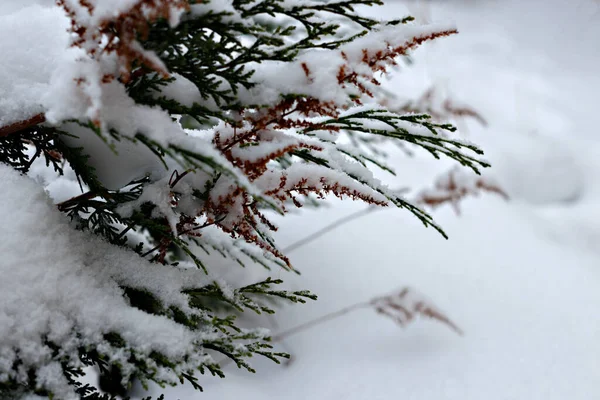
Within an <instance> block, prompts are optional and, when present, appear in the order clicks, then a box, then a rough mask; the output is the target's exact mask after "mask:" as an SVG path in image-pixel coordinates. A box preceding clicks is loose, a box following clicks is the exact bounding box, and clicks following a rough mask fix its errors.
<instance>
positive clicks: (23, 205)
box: [0, 165, 211, 399]
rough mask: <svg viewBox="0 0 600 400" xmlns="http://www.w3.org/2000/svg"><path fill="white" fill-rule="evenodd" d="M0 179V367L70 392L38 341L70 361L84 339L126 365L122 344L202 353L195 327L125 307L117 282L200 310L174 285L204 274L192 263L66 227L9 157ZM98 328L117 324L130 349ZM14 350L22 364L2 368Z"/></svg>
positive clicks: (141, 351)
mask: <svg viewBox="0 0 600 400" xmlns="http://www.w3.org/2000/svg"><path fill="white" fill-rule="evenodd" d="M0 182H2V190H0V203H1V204H3V207H2V209H1V211H0V223H1V224H2V226H4V227H7V226H10V227H11V229H3V230H2V231H1V232H0V252H1V253H2V254H3V256H2V258H1V260H0V274H1V275H2V279H1V280H0V304H2V308H1V309H0V337H1V338H2V346H1V347H0V370H2V371H8V372H3V374H5V373H8V374H14V375H11V376H10V377H11V378H14V379H16V380H17V381H21V380H23V379H26V377H27V371H28V370H29V369H30V368H36V369H37V372H36V377H37V379H38V383H39V384H40V385H44V384H45V385H46V388H47V389H49V390H52V391H53V392H54V393H55V395H56V396H57V397H58V398H61V399H74V398H78V397H77V396H75V395H74V394H73V393H72V392H71V391H70V388H69V387H68V386H67V385H66V382H65V380H64V377H63V376H62V369H61V367H60V364H59V363H58V361H57V359H56V358H55V357H54V356H53V355H52V353H53V351H52V349H51V348H50V347H49V346H48V344H47V342H46V340H47V341H49V342H51V343H53V344H54V345H56V346H58V347H60V349H61V353H60V355H64V356H65V357H67V359H69V360H71V361H72V362H75V363H77V362H78V356H77V351H78V348H80V347H86V346H90V345H93V346H94V347H95V348H96V349H98V351H99V352H100V353H104V354H110V356H111V358H112V359H114V360H116V361H118V362H119V363H120V364H121V365H122V366H123V368H124V370H125V371H127V370H128V368H129V360H128V358H129V355H128V354H129V352H130V351H134V352H135V353H136V355H137V357H142V358H144V357H148V355H149V354H150V353H151V352H152V351H157V352H159V353H162V354H164V355H166V356H167V357H173V358H174V359H179V360H182V359H183V358H187V361H186V363H184V364H188V367H192V368H193V366H194V365H198V364H199V363H201V362H202V360H203V359H204V357H205V356H203V355H202V352H201V351H199V349H198V345H197V343H199V342H200V341H201V340H202V338H203V335H204V333H203V332H202V331H197V332H192V331H190V330H188V329H187V328H185V327H183V326H182V325H179V324H176V323H175V322H173V321H171V320H168V319H167V318H166V317H162V316H152V315H150V314H147V313H144V312H142V311H140V310H138V309H135V308H133V307H131V306H129V305H128V304H127V301H126V298H125V297H124V295H123V291H122V289H120V287H119V286H118V285H119V284H120V285H128V286H130V287H134V288H138V289H140V290H149V291H151V292H152V293H154V294H155V295H156V296H157V299H158V300H159V301H161V302H162V303H163V305H164V306H165V307H168V306H170V305H172V306H174V307H178V308H179V309H181V310H182V311H183V312H185V313H187V314H188V315H201V314H200V313H199V312H198V311H194V310H191V309H190V308H189V306H188V300H187V298H186V297H185V296H184V295H183V294H181V291H182V290H183V289H185V288H190V287H198V286H204V285H206V284H208V283H210V282H211V280H210V278H209V277H207V276H206V275H205V274H204V273H203V272H202V271H199V270H197V269H177V268H171V269H168V270H166V271H165V270H163V269H162V268H161V267H160V266H158V265H156V264H150V263H148V262H147V261H145V260H143V259H142V258H140V257H139V256H138V255H137V254H135V253H133V252H131V251H126V250H123V249H118V248H115V247H114V246H112V245H110V244H108V243H106V242H103V241H102V240H101V239H100V238H98V237H97V236H95V235H92V234H90V233H83V232H78V231H76V230H74V229H73V227H71V226H69V224H68V222H67V218H66V217H65V216H64V215H63V214H61V213H60V212H59V211H58V210H56V208H55V207H54V205H53V204H52V203H51V202H50V201H49V198H48V196H47V194H46V193H45V192H44V191H43V189H42V188H41V187H40V186H39V185H38V184H37V183H35V182H34V181H33V180H32V179H30V178H28V177H24V176H21V175H19V174H18V173H17V172H16V171H14V170H12V168H10V167H8V166H4V165H1V166H0ZM107 310H110V312H107ZM107 333H118V334H119V335H121V337H122V338H123V339H124V340H126V341H127V342H128V343H130V344H131V349H129V350H128V349H123V348H120V349H119V348H115V347H114V346H113V345H111V344H110V343H109V342H108V341H107V340H106V339H105V338H103V335H104V334H107ZM17 359H18V360H20V362H21V367H20V368H18V369H17V371H16V372H15V371H13V372H10V371H11V365H13V363H14V362H15V361H16V360H17ZM150 363H151V364H150V365H152V361H150ZM76 365H77V364H76ZM174 372H175V371H170V370H167V369H164V368H158V370H157V375H159V376H163V377H164V378H165V379H167V380H169V381H172V382H177V376H176V375H175V374H174ZM0 378H1V379H2V380H5V379H6V376H0Z"/></svg>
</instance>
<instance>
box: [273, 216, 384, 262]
mask: <svg viewBox="0 0 600 400" xmlns="http://www.w3.org/2000/svg"><path fill="white" fill-rule="evenodd" d="M381 209H382V207H376V206H369V207H367V208H365V209H363V210H359V211H355V212H353V213H352V214H349V215H346V216H344V217H342V218H340V219H337V220H335V221H333V222H332V223H331V224H329V225H327V226H325V227H323V228H321V229H319V230H317V231H315V232H313V233H311V234H310V235H308V236H305V237H303V238H302V239H300V240H298V241H296V242H294V243H292V244H290V245H289V246H287V247H284V248H283V249H281V251H282V252H284V253H290V252H292V251H294V250H296V249H298V248H299V247H302V246H304V245H306V244H308V243H310V242H312V241H314V240H316V239H318V238H320V237H321V236H323V235H325V234H327V233H329V232H331V231H332V230H334V229H336V228H339V227H340V226H342V225H344V224H347V223H348V222H351V221H354V220H355V219H358V218H361V217H364V216H365V215H368V214H370V213H372V212H374V211H377V210H381Z"/></svg>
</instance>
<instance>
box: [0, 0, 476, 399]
mask: <svg viewBox="0 0 600 400" xmlns="http://www.w3.org/2000/svg"><path fill="white" fill-rule="evenodd" d="M109 3H110V4H109ZM381 4H382V2H381V1H380V0H332V1H327V0H322V1H320V0H298V1H294V0H231V1H218V0H211V1H192V0H190V1H187V0H174V1H173V0H171V1H169V0H138V1H119V0H110V1H108V2H106V1H104V2H103V1H101V0H97V1H91V0H87V1H84V0H58V1H57V5H56V7H61V8H62V10H64V12H65V13H66V15H67V17H68V18H69V19H70V22H71V34H72V36H73V38H74V39H73V42H72V45H73V46H74V47H75V48H78V49H81V54H82V55H81V57H80V58H79V59H78V60H77V62H76V63H74V65H75V66H76V67H77V68H75V69H74V70H75V72H74V73H73V75H72V76H67V78H68V79H66V80H65V83H64V86H65V87H67V88H72V90H73V91H72V93H77V95H78V96H81V97H80V98H79V100H77V101H76V103H77V104H76V105H69V106H66V105H64V103H66V101H62V100H61V99H57V101H56V104H54V105H53V106H52V107H50V108H49V109H48V110H45V112H44V113H42V114H38V115H31V119H28V120H24V121H18V122H16V123H13V124H9V125H7V126H4V127H0V161H1V162H3V163H5V164H8V165H10V166H11V167H13V168H14V169H16V170H18V171H20V172H23V173H27V172H28V171H29V169H30V168H31V165H32V163H34V162H45V163H46V165H47V166H48V168H53V170H54V171H56V173H57V174H62V173H63V171H64V169H65V168H68V169H72V171H74V173H75V175H76V177H77V179H78V181H79V184H80V186H81V190H82V193H81V194H80V195H78V196H75V197H73V198H70V199H68V200H66V201H62V202H60V203H59V204H57V207H58V210H60V211H61V212H63V213H64V215H66V216H67V217H68V218H69V219H70V221H72V228H73V229H77V230H81V231H84V232H87V233H86V234H87V235H97V236H100V237H102V238H103V240H105V241H107V242H108V243H110V244H111V246H113V247H114V248H115V249H116V248H120V249H126V250H127V251H128V252H129V253H132V252H135V253H137V256H136V257H139V258H140V259H143V260H145V261H144V262H145V263H147V264H148V265H150V264H154V265H160V267H161V268H160V269H159V270H158V271H159V272H156V273H155V275H153V276H154V278H152V279H154V280H155V281H153V283H152V284H141V283H139V281H136V280H134V279H126V278H122V279H121V278H114V279H115V282H116V283H117V284H118V286H119V287H120V288H121V290H122V293H123V296H124V297H125V298H126V299H127V302H128V304H129V306H130V307H133V308H136V309H138V310H141V311H143V312H144V313H147V314H150V315H153V316H156V317H157V318H159V317H160V318H165V319H168V320H169V321H171V322H173V323H174V324H176V325H179V326H182V327H183V328H184V329H185V330H186V332H187V331H190V332H193V334H194V335H195V336H194V338H195V339H194V340H193V341H191V342H190V347H189V348H188V349H187V350H186V351H183V352H182V353H181V354H180V355H179V356H177V357H170V356H168V355H166V354H163V353H161V351H159V350H157V349H154V348H153V347H152V345H151V344H150V345H149V346H148V348H149V349H150V350H148V349H146V350H144V349H142V348H140V347H136V345H134V344H132V343H130V342H129V341H128V340H127V339H125V337H124V335H123V333H122V332H119V331H114V332H104V333H103V334H102V335H101V339H98V342H97V343H95V342H94V341H92V340H88V339H89V338H87V337H86V336H85V335H86V334H87V333H85V332H84V328H85V327H77V326H74V327H73V330H72V336H73V337H74V338H76V340H79V339H78V338H80V339H81V343H80V345H79V346H78V347H77V349H76V351H75V352H73V351H69V352H64V351H63V349H62V347H61V343H55V342H53V341H52V339H51V338H49V337H48V338H47V339H46V340H45V346H46V348H47V349H49V351H51V353H52V354H51V356H50V357H49V358H48V360H50V361H48V362H49V363H50V362H52V363H58V364H59V365H60V367H61V369H62V373H63V375H64V378H65V385H68V386H69V387H71V390H72V392H69V391H68V390H67V389H65V391H63V392H60V393H59V392H57V391H56V388H54V387H51V386H48V385H46V384H44V383H41V380H40V378H39V375H38V372H39V371H38V369H37V368H38V366H36V365H33V364H24V363H23V361H22V360H20V359H19V357H18V356H16V357H15V358H14V359H13V363H12V365H11V366H10V368H9V369H8V370H4V369H0V390H2V392H3V393H4V392H6V393H13V394H15V396H16V393H24V392H27V391H34V392H36V393H37V394H40V395H47V396H50V397H52V396H54V398H57V397H61V396H64V397H65V398H77V397H80V398H83V399H110V398H113V396H114V395H117V394H124V393H126V391H127V386H128V384H129V382H131V381H132V379H138V380H139V381H140V382H142V384H146V383H147V382H149V381H153V382H156V383H158V384H159V385H163V386H164V385H174V384H178V383H183V382H188V383H190V384H192V385H194V387H196V388H198V389H201V376H200V375H201V374H205V373H208V374H212V375H217V376H223V371H222V370H221V367H220V366H219V364H218V363H217V362H216V361H218V360H220V359H221V357H220V356H225V357H228V358H229V359H231V360H232V361H233V362H234V363H235V365H237V366H238V367H240V368H244V369H246V370H248V371H250V372H253V371H254V370H253V368H252V367H251V366H250V364H249V363H248V359H249V358H250V357H253V356H257V355H258V356H263V357H267V358H269V359H271V360H273V361H274V362H277V363H279V362H280V360H281V359H282V358H286V357H287V355H286V354H284V353H281V352H279V351H278V350H277V349H274V348H273V347H272V346H271V345H270V344H269V340H270V338H269V333H268V332H265V331H264V330H261V329H253V330H248V329H241V328H239V327H238V326H237V325H236V319H235V317H236V315H237V314H238V313H240V312H255V313H259V314H260V313H274V312H275V310H274V306H273V304H274V303H273V301H272V300H273V299H275V300H278V301H287V302H292V303H304V302H306V301H307V300H315V299H316V296H315V295H314V294H312V293H310V292H307V291H286V290H280V289H278V288H277V285H279V284H281V283H282V281H281V280H278V279H277V280H276V279H272V278H269V279H266V280H263V281H261V282H257V283H253V284H250V285H246V286H241V287H233V286H231V285H232V284H235V282H234V283H229V284H228V283H226V282H222V281H220V280H218V279H213V278H212V275H211V268H213V263H214V262H215V259H217V258H219V259H220V261H219V262H220V263H223V260H226V262H227V265H228V268H239V267H240V266H248V267H250V266H253V265H260V266H262V267H264V268H267V269H271V270H273V271H274V273H275V272H277V270H278V269H280V268H284V269H287V270H290V271H294V268H293V266H292V265H291V263H290V260H289V259H288V258H287V257H286V255H285V254H284V253H283V252H282V251H281V250H280V249H279V247H278V245H277V243H276V242H275V240H274V239H273V238H272V236H271V232H272V231H274V230H275V229H276V226H275V225H274V224H273V223H272V222H271V221H270V220H269V215H272V214H273V213H279V214H285V213H287V212H288V211H289V210H290V209H294V208H297V207H301V206H303V205H305V204H312V203H313V202H315V201H318V200H320V199H322V198H324V197H325V196H328V195H335V196H338V197H340V198H350V199H354V200H360V201H364V202H366V203H369V204H372V205H376V206H382V207H385V206H396V207H398V208H401V209H405V210H407V211H408V212H410V213H412V214H414V215H415V216H416V217H417V218H419V219H420V220H421V221H422V222H423V224H424V225H425V226H431V227H433V228H434V229H436V230H438V231H439V232H440V233H441V234H442V235H444V233H443V231H442V230H441V229H440V228H439V227H438V226H437V225H435V223H434V222H433V220H432V218H431V217H430V216H429V215H428V214H427V213H426V212H424V211H423V210H422V209H421V208H419V207H417V206H416V205H413V204H412V203H410V202H409V201H408V200H406V199H404V198H403V197H401V196H399V195H398V194H397V193H394V192H393V191H391V190H389V189H388V188H387V187H386V186H385V185H384V184H383V183H381V182H380V181H378V180H377V179H375V178H374V177H373V175H372V173H371V171H370V169H371V168H382V169H384V170H387V171H389V172H392V171H391V169H390V168H389V167H388V166H387V165H386V164H385V160H384V158H383V157H382V156H381V154H382V152H383V149H382V147H385V146H386V145H387V144H388V143H404V144H406V145H408V146H415V147H419V148H422V149H424V150H426V151H427V152H429V153H430V154H431V155H432V156H434V157H436V158H439V157H448V158H450V159H453V160H455V161H456V162H457V163H459V164H461V165H463V166H465V167H467V168H470V169H473V170H474V171H478V169H479V168H480V167H486V166H487V164H486V163H485V162H484V161H482V160H481V159H480V158H479V156H480V155H481V151H480V150H479V149H478V148H477V147H475V146H474V145H472V144H470V143H467V142H463V141H461V140H458V139H456V138H453V137H452V136H451V135H449V134H448V133H450V132H453V131H454V127H453V126H451V125H449V124H443V123H442V124H440V123H434V122H432V120H431V119H430V117H429V116H428V115H424V114H416V113H412V112H409V113H406V114H399V113H395V112H392V111H389V110H387V109H385V107H383V106H381V105H379V101H380V100H381V99H380V98H379V96H380V92H379V91H378V86H379V84H380V83H379V79H380V77H381V76H382V74H385V72H386V71H387V69H388V68H389V67H390V66H392V65H394V64H395V63H396V62H397V61H398V60H399V58H400V57H403V56H406V55H407V54H408V52H409V51H410V50H411V49H413V48H415V47H416V46H418V45H420V44H421V43H422V42H424V41H427V40H431V39H435V38H438V37H443V36H447V35H450V34H453V33H455V32H456V31H455V29H454V28H453V27H451V26H418V25H416V24H414V23H413V22H412V19H411V18H403V19H399V20H389V21H378V20H375V19H371V18H368V17H365V16H363V13H361V10H362V9H363V8H364V7H368V6H379V5H381ZM109 5H110V6H111V7H112V9H110V7H109ZM90 71H92V72H90ZM78 107H79V108H78ZM119 251H121V250H119ZM119 254H120V253H119ZM112 267H115V266H111V268H112ZM116 267H118V266H116ZM116 267H115V268H116ZM48 268H52V266H48ZM191 270H193V271H194V272H193V274H192V275H189V273H190V271H191ZM153 271H154V270H153ZM160 271H163V272H162V273H161V272H160ZM161 274H162V275H161ZM185 274H188V275H185ZM172 276H176V277H178V278H177V279H180V282H181V283H180V284H179V286H178V289H179V293H180V294H181V296H183V297H182V298H184V299H185V301H186V302H187V304H185V305H182V304H181V303H176V302H175V301H173V302H171V303H170V302H169V299H168V298H166V297H161V294H160V293H159V290H158V289H156V291H154V290H155V289H153V288H157V287H159V286H160V285H159V284H160V282H167V281H168V280H169V279H171V277H172ZM182 277H185V279H184V278H182ZM201 277H203V278H201ZM149 279H150V278H149ZM156 282H158V284H154V283H156ZM178 282H179V281H178ZM84 338H85V340H83V339H84ZM116 351H118V352H120V354H121V353H122V354H124V355H125V356H123V357H120V358H115V357H113V353H111V352H116ZM219 355H220V356H219ZM53 365H54V364H53ZM86 366H94V367H95V368H96V369H97V370H98V371H99V373H100V377H101V379H100V383H101V386H102V388H103V389H105V390H108V391H109V393H108V394H101V393H100V392H98V390H97V388H95V387H93V386H90V385H83V384H81V383H80V382H79V378H80V377H81V376H82V374H83V372H82V371H83V368H84V367H86ZM0 368H4V365H0ZM61 393H62V394H61ZM65 393H67V394H68V396H67V394H65ZM69 393H70V394H69ZM69 396H71V397H69Z"/></svg>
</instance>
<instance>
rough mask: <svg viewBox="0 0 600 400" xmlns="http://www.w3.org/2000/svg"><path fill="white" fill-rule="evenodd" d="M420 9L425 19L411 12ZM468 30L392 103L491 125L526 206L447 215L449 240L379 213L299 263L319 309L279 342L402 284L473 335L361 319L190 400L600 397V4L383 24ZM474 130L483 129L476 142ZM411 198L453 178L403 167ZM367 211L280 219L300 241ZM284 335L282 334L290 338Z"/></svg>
mask: <svg viewBox="0 0 600 400" xmlns="http://www.w3.org/2000/svg"><path fill="white" fill-rule="evenodd" d="M407 9H408V10H407ZM409 11H410V12H411V13H412V14H413V15H416V16H417V17H418V18H420V19H421V20H423V19H432V20H444V21H445V20H448V19H450V20H454V21H456V23H457V25H458V28H459V30H460V34H459V35H457V36H455V37H452V38H448V39H443V40H439V41H437V42H435V43H429V44H427V45H424V46H423V47H422V48H421V49H419V50H418V51H417V52H416V54H415V55H414V61H415V64H414V65H413V66H411V67H408V68H404V69H403V70H402V71H401V72H398V73H396V74H395V76H394V78H393V79H392V80H391V81H390V83H389V86H388V88H389V89H390V90H392V91H394V92H396V93H398V94H399V95H402V96H405V97H409V96H412V97H414V96H415V95H418V94H419V93H422V92H423V91H425V90H426V89H427V88H429V87H430V86H431V85H435V86H436V87H438V88H440V89H441V90H442V91H444V92H445V93H446V94H447V95H448V96H451V97H452V98H454V99H457V100H460V101H462V102H464V103H467V104H470V105H471V106H473V107H474V108H475V109H476V110H477V111H479V112H480V113H481V114H482V115H483V116H484V117H485V119H486V120H487V121H488V123H489V126H488V127H487V128H483V127H481V126H480V125H478V124H477V123H476V122H472V123H464V122H463V123H462V125H460V127H461V128H463V134H465V135H466V136H467V138H468V139H469V140H472V141H474V142H477V143H478V144H480V145H481V146H482V147H483V148H484V149H485V150H486V155H487V158H488V159H489V160H491V161H492V163H493V168H492V169H491V170H490V171H487V173H488V174H490V176H493V177H495V178H496V179H497V180H498V181H499V182H500V184H501V186H502V187H503V188H504V189H505V190H506V191H507V192H508V193H509V195H510V196H511V200H510V201H509V202H505V201H504V200H502V199H501V198H499V197H497V196H494V195H488V194H486V195H483V196H480V197H478V198H471V199H467V200H466V201H464V202H463V203H462V205H461V210H462V213H461V215H460V216H457V215H455V214H454V212H453V211H452V209H451V208H450V207H447V206H446V207H443V208H440V209H437V210H436V211H435V212H434V215H435V217H436V220H437V221H438V223H440V224H441V225H442V226H443V227H444V228H445V230H446V232H447V233H448V234H449V236H450V240H448V241H445V240H444V239H443V238H441V237H440V236H439V235H438V234H436V232H434V231H433V230H431V229H427V230H426V229H424V228H423V226H421V225H420V224H419V223H418V221H417V220H415V219H414V218H413V217H411V216H410V215H409V214H408V213H407V212H402V211H399V210H386V211H378V212H375V213H372V214H370V215H368V216H366V217H364V218H362V219H359V220H356V221H354V222H351V223H349V224H347V225H345V226H344V227H343V228H341V229H338V230H335V231H333V232H331V233H330V234H328V235H326V236H324V237H323V238H322V239H320V240H318V241H314V242H312V243H310V244H308V245H306V246H304V247H302V248H299V249H298V250H296V251H295V252H293V253H291V258H292V261H293V262H294V264H295V266H296V267H297V268H298V269H299V270H300V271H302V276H301V277H298V278H296V277H293V276H292V275H291V274H289V273H285V272H281V275H282V277H283V278H285V279H286V280H287V281H288V282H290V284H291V285H293V286H294V287H298V288H308V289H311V290H313V291H315V292H316V293H317V294H318V295H319V300H318V301H317V302H315V303H313V304H308V305H305V306H294V307H288V308H285V309H284V310H282V311H281V312H280V313H279V316H278V323H279V328H278V329H281V330H282V329H284V328H286V327H289V326H293V325H296V324H298V323H301V322H303V321H306V320H310V319H311V318H315V317H318V316H320V315H322V314H325V313H327V312H331V311H335V310H337V309H339V308H341V307H343V306H346V305H349V304H352V303H355V302H357V301H360V300H367V299H369V298H370V297H372V296H374V295H379V294H382V293H386V292H389V291H391V290H395V289H398V288H400V287H403V286H411V287H414V288H416V289H417V290H418V291H419V292H421V293H424V294H426V295H427V296H428V297H430V298H431V299H432V300H433V302H434V303H435V304H437V305H438V306H439V307H440V308H441V309H442V310H444V311H445V312H447V314H448V315H449V316H450V317H451V318H452V319H453V320H454V321H455V322H456V323H457V324H458V325H459V326H460V327H461V328H462V329H463V330H464V331H465V335H464V336H462V337H461V336H458V335H456V334H455V333H454V332H452V331H451V330H449V329H448V328H447V327H446V326H443V325H442V324H439V323H435V322H430V321H426V320H419V321H416V323H413V324H411V325H410V326H409V327H408V328H406V329H404V330H403V329H400V328H399V327H398V326H396V325H394V324H393V323H392V322H391V321H390V320H388V319H385V318H383V317H381V316H379V315H377V314H375V313H374V312H373V311H371V310H368V309H365V310H358V311H356V312H354V313H351V314H348V315H346V316H343V317H341V318H338V319H336V320H333V321H331V322H328V323H325V324H323V325H320V326H319V327H317V328H315V329H313V330H310V331H306V332H304V333H300V334H298V335H295V336H292V337H291V338H289V339H287V340H285V342H284V343H282V344H281V346H282V347H283V349H284V350H286V351H288V352H290V353H291V354H292V355H293V362H292V363H291V364H289V365H288V366H285V367H281V366H277V365H274V364H272V363H270V362H268V361H261V360H257V361H256V362H255V363H254V365H255V367H256V369H257V370H258V372H257V374H256V375H252V374H248V373H246V372H242V371H237V370H236V368H235V367H233V366H229V367H228V368H227V371H226V372H228V377H227V378H226V379H225V380H219V379H217V378H209V377H205V378H204V379H202V381H203V385H204V388H205V393H203V394H200V393H198V392H194V391H193V389H192V388H188V387H183V388H178V389H175V390H172V391H170V392H169V393H168V397H174V398H180V399H182V400H183V399H193V398H199V399H201V398H204V399H230V398H231V399H233V398H239V397H243V398H245V399H263V400H264V399H290V400H292V399H298V400H300V399H350V400H354V399H369V400H375V399H385V400H390V399H419V400H433V399H435V400H438V399H460V400H482V399H490V400H496V399H523V400H535V399H540V400H541V399H543V400H554V399H556V400H564V399H577V400H588V399H590V400H591V399H598V398H600V312H599V311H598V307H599V305H600V206H599V204H600V180H599V179H598V177H599V176H600V146H599V144H600V132H599V128H598V124H597V123H596V116H597V114H598V111H599V110H600V109H599V104H600V101H599V100H598V97H597V96H598V93H599V91H600V74H599V73H598V71H600V3H598V2H597V1H594V0H569V1H567V0H562V1H561V0H550V1H548V0H546V1H543V0H526V1H524V0H496V1H493V0H490V1H478V0H470V1H468V0H464V1H445V2H439V3H436V2H425V1H411V2H407V3H406V2H392V1H390V2H389V3H388V5H386V7H385V8H384V9H382V10H380V11H378V12H384V13H385V14H386V16H390V15H392V14H396V15H397V16H398V17H400V16H403V15H406V14H407V13H408V12H409ZM465 128H466V129H465ZM393 163H394V164H395V166H396V168H397V170H398V172H399V175H398V177H397V178H395V179H394V183H395V184H397V185H398V186H405V185H407V184H408V185H413V186H414V185H416V184H417V183H419V184H421V185H422V184H423V182H430V181H431V180H432V179H433V177H434V176H436V175H437V174H439V173H440V172H442V171H444V170H445V169H446V168H447V167H448V165H447V164H446V163H445V162H436V161H435V160H431V159H430V158H428V157H425V156H417V157H416V158H413V159H407V158H406V157H404V156H400V155H399V156H398V157H397V158H396V159H395V161H394V162H393ZM360 207H361V205H359V204H349V203H339V204H338V203H336V204H335V206H334V207H331V208H329V209H327V210H315V211H305V212H303V213H302V214H300V215H298V216H293V217H286V218H285V220H282V221H281V231H280V233H279V237H280V239H281V241H282V244H284V245H285V243H292V242H294V241H295V240H297V239H299V238H300V237H303V236H304V235H306V234H309V233H310V232H312V231H314V230H316V229H318V228H319V227H322V226H325V225H327V224H328V223H329V222H330V221H333V220H335V219H336V218H339V217H341V216H343V215H346V214H349V213H352V212H353V211H356V210H358V209H360ZM278 329H277V328H276V329H275V330H278Z"/></svg>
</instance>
